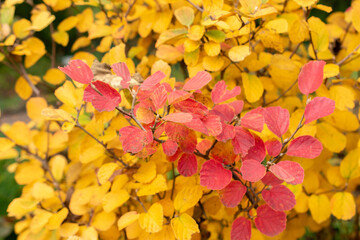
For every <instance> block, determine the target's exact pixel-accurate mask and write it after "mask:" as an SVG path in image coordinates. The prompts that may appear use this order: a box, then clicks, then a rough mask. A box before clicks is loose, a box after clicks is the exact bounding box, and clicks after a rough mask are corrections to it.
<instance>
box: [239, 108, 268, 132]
mask: <svg viewBox="0 0 360 240" xmlns="http://www.w3.org/2000/svg"><path fill="white" fill-rule="evenodd" d="M241 126H243V127H245V128H249V129H252V130H255V131H258V132H261V131H262V130H263V128H264V116H263V115H262V108H261V107H260V109H259V108H256V109H253V110H251V111H249V112H247V113H246V114H245V115H244V116H243V117H242V118H241Z"/></svg>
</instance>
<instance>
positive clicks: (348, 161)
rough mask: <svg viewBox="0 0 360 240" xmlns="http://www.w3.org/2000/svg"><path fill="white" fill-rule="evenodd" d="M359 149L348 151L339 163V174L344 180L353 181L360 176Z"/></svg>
mask: <svg viewBox="0 0 360 240" xmlns="http://www.w3.org/2000/svg"><path fill="white" fill-rule="evenodd" d="M359 151H360V150H359V149H354V150H352V151H350V152H349V153H348V154H347V155H346V157H345V158H344V159H343V160H342V161H341V163H340V173H341V176H343V177H344V178H345V179H353V178H357V177H359V176H360V153H359Z"/></svg>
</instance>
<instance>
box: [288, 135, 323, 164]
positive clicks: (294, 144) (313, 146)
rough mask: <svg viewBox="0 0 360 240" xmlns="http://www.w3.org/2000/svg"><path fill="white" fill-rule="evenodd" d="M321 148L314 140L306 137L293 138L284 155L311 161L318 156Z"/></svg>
mask: <svg viewBox="0 0 360 240" xmlns="http://www.w3.org/2000/svg"><path fill="white" fill-rule="evenodd" d="M322 149H323V146H322V144H321V142H320V141H319V140H317V139H316V138H314V137H312V136H309V135H306V136H301V137H298V138H295V139H294V140H292V141H291V142H290V144H289V147H288V150H287V152H286V155H288V156H294V157H302V158H309V159H313V158H316V157H318V156H319V155H320V153H321V151H322Z"/></svg>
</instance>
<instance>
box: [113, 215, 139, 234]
mask: <svg viewBox="0 0 360 240" xmlns="http://www.w3.org/2000/svg"><path fill="white" fill-rule="evenodd" d="M138 219H139V214H138V213H137V212H136V211H130V212H126V213H125V214H123V215H122V216H121V217H120V218H119V220H118V222H117V225H118V229H119V231H121V230H122V229H124V228H126V227H127V226H129V225H130V224H132V223H133V222H135V221H136V220H138Z"/></svg>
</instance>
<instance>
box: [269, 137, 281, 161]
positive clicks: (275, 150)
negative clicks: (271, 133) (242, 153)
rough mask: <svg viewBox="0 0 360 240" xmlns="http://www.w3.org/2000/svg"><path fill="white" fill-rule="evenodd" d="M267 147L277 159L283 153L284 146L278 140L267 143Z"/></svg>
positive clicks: (270, 153)
mask: <svg viewBox="0 0 360 240" xmlns="http://www.w3.org/2000/svg"><path fill="white" fill-rule="evenodd" d="M265 147H266V150H267V152H268V154H269V155H270V156H272V157H276V156H277V155H279V154H280V152H281V148H282V144H281V142H279V141H278V140H276V139H272V140H269V141H266V142H265Z"/></svg>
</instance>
